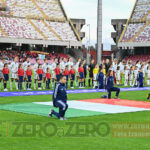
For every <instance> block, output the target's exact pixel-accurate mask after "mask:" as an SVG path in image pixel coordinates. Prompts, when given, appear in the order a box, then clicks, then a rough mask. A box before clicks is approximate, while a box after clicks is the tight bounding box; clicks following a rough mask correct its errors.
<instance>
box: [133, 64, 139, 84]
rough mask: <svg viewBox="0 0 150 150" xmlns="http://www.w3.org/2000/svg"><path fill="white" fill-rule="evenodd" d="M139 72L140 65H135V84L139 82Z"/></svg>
mask: <svg viewBox="0 0 150 150" xmlns="http://www.w3.org/2000/svg"><path fill="white" fill-rule="evenodd" d="M138 73H139V69H138V66H135V69H134V82H133V83H134V86H137V85H138V82H137V77H138Z"/></svg>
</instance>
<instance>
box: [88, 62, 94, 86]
mask: <svg viewBox="0 0 150 150" xmlns="http://www.w3.org/2000/svg"><path fill="white" fill-rule="evenodd" d="M94 67H95V64H94V59H92V60H91V64H90V65H89V68H88V70H89V80H88V83H89V87H91V80H92V86H93V70H94Z"/></svg>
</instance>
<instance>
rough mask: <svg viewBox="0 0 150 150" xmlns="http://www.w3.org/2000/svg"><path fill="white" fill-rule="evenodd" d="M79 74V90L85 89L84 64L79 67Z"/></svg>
mask: <svg viewBox="0 0 150 150" xmlns="http://www.w3.org/2000/svg"><path fill="white" fill-rule="evenodd" d="M78 74H79V77H80V82H79V88H83V82H84V68H83V64H81V65H80V66H79V69H78Z"/></svg>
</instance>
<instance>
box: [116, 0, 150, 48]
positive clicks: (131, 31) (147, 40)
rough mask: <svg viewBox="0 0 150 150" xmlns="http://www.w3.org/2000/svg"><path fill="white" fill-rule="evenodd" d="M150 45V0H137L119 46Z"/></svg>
mask: <svg viewBox="0 0 150 150" xmlns="http://www.w3.org/2000/svg"><path fill="white" fill-rule="evenodd" d="M149 46H150V0H136V1H135V4H134V7H133V10H132V12H131V15H130V18H129V19H128V21H127V23H126V26H125V28H124V30H123V32H122V34H121V36H120V39H119V42H118V47H122V48H125V49H126V48H127V47H129V48H133V47H149Z"/></svg>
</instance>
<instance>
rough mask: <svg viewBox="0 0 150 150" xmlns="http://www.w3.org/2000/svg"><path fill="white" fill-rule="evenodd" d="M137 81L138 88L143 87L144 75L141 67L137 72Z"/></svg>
mask: <svg viewBox="0 0 150 150" xmlns="http://www.w3.org/2000/svg"><path fill="white" fill-rule="evenodd" d="M137 81H138V87H139V88H143V85H144V75H143V69H142V68H141V69H140V71H139V73H138V77H137Z"/></svg>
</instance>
